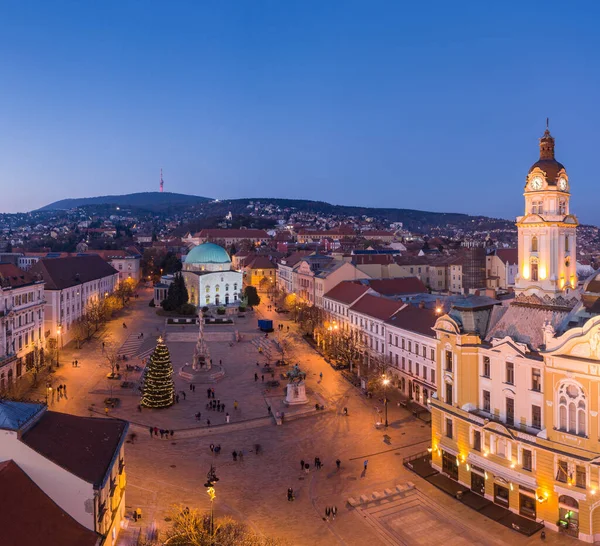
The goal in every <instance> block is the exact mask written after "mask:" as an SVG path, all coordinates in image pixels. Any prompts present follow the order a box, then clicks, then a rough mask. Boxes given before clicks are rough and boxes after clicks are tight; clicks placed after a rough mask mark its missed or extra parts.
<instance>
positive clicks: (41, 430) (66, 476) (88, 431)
mask: <svg viewBox="0 0 600 546" xmlns="http://www.w3.org/2000/svg"><path fill="white" fill-rule="evenodd" d="M127 427H128V424H127V422H126V421H122V420H119V419H105V418H91V417H79V416H76V415H70V414H67V413H60V412H54V411H48V409H47V406H45V405H42V404H27V403H22V402H12V401H6V402H4V403H3V404H2V405H1V407H0V438H1V440H0V463H1V462H6V461H13V462H14V463H15V464H16V465H18V467H19V468H20V469H21V470H22V471H23V472H25V473H26V474H27V476H29V478H30V479H31V480H32V481H33V482H34V483H35V484H36V485H37V486H38V487H39V488H40V489H41V490H42V491H43V492H44V493H45V494H46V495H47V496H48V497H50V499H52V501H54V503H56V505H58V507H60V509H61V510H62V511H64V512H66V513H67V514H69V516H70V517H72V518H73V519H74V520H75V521H76V522H78V523H79V524H80V525H82V526H83V527H85V528H86V529H89V530H90V531H93V532H95V533H97V534H98V535H100V536H101V537H102V540H101V544H102V545H110V546H113V545H115V544H116V542H117V537H118V533H119V530H120V529H121V523H122V522H123V521H124V519H125V486H126V482H127V479H126V473H125V449H124V444H125V437H126V434H127ZM55 523H56V522H55ZM82 536H83V537H84V538H85V540H88V537H89V536H90V535H89V534H84V533H82ZM82 544H86V542H83V543H82ZM92 544H93V542H92Z"/></svg>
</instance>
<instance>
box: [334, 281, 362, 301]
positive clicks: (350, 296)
mask: <svg viewBox="0 0 600 546" xmlns="http://www.w3.org/2000/svg"><path fill="white" fill-rule="evenodd" d="M368 291H369V287H368V286H363V285H361V284H357V283H355V282H354V281H342V282H340V283H338V284H337V285H336V286H334V287H333V288H332V289H331V290H330V291H329V292H327V293H326V294H325V295H324V296H323V297H324V298H327V299H330V300H334V301H337V302H339V303H345V304H346V305H350V304H351V303H354V302H355V301H356V300H357V299H358V298H360V297H361V296H363V295H364V294H366V293H367V292H368Z"/></svg>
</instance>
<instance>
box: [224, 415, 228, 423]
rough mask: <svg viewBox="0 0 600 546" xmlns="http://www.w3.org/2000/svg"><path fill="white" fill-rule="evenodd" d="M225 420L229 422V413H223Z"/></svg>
mask: <svg viewBox="0 0 600 546" xmlns="http://www.w3.org/2000/svg"><path fill="white" fill-rule="evenodd" d="M225 421H226V422H227V423H229V413H226V414H225Z"/></svg>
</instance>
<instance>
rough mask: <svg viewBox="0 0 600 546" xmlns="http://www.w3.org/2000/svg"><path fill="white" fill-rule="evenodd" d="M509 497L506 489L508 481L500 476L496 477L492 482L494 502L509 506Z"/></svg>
mask: <svg viewBox="0 0 600 546" xmlns="http://www.w3.org/2000/svg"><path fill="white" fill-rule="evenodd" d="M509 498H510V492H509V490H508V483H506V481H505V480H503V479H502V478H496V481H495V482H494V502H495V503H496V504H497V505H498V506H502V507H503V508H509V507H510V506H509V505H510V501H509Z"/></svg>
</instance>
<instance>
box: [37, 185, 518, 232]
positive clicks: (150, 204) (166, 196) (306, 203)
mask: <svg viewBox="0 0 600 546" xmlns="http://www.w3.org/2000/svg"><path fill="white" fill-rule="evenodd" d="M250 201H259V202H261V203H263V204H275V205H277V206H279V207H281V208H294V209H296V210H298V211H305V212H313V213H322V214H334V215H341V216H373V217H376V218H378V219H386V220H387V221H389V222H403V223H404V225H405V227H407V228H408V229H411V230H414V229H419V230H420V229H428V228H430V227H435V226H444V225H449V224H454V225H459V226H465V227H466V226H467V225H469V226H472V224H473V222H478V223H481V222H484V223H485V224H487V227H488V228H493V227H505V226H506V225H507V224H508V222H509V221H508V220H506V219H504V218H490V217H487V216H482V215H469V214H464V213H454V212H431V211H423V210H416V209H402V208H392V207H390V208H387V207H386V208H381V207H361V206H351V205H333V204H331V203H327V202H325V201H313V200H309V199H284V198H275V197H245V198H239V199H223V200H217V199H214V198H209V197H201V196H195V195H186V194H180V193H171V192H163V193H161V192H140V193H131V194H123V195H106V196H98V197H83V198H70V199H61V200H59V201H55V202H53V203H50V204H48V205H45V206H44V207H41V208H40V209H37V211H52V210H57V211H58V210H67V209H72V208H77V207H88V206H107V205H113V206H119V207H134V208H137V209H146V210H149V211H155V212H161V211H164V210H165V209H167V208H169V209H170V208H171V207H173V206H178V207H181V208H182V209H184V208H187V207H197V210H198V212H199V213H201V214H202V215H206V216H207V217H217V216H224V215H225V214H227V213H228V212H232V213H233V214H236V215H240V214H245V213H246V212H247V205H248V204H249V202H250ZM510 223H511V224H512V221H510Z"/></svg>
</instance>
